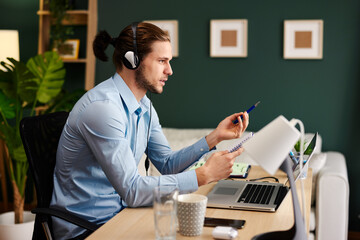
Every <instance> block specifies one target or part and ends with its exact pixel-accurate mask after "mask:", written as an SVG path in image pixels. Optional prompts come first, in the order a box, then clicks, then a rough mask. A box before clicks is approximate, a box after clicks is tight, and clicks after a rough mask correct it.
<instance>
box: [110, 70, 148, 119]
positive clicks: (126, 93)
mask: <svg viewBox="0 0 360 240" xmlns="http://www.w3.org/2000/svg"><path fill="white" fill-rule="evenodd" d="M113 80H114V83H115V86H116V88H117V89H118V91H119V94H120V96H121V98H122V99H123V101H124V102H125V104H126V106H127V108H128V109H129V112H130V113H134V112H135V111H136V110H137V109H138V108H141V113H140V114H141V115H142V114H144V113H145V112H147V111H148V110H149V108H150V100H149V98H148V97H147V96H146V95H145V96H144V97H143V98H142V99H141V100H140V104H139V102H138V101H137V100H136V98H135V96H134V94H133V92H132V91H131V90H130V88H129V87H128V85H126V83H125V81H124V80H123V79H122V77H121V76H120V75H119V74H118V73H115V74H114V76H113Z"/></svg>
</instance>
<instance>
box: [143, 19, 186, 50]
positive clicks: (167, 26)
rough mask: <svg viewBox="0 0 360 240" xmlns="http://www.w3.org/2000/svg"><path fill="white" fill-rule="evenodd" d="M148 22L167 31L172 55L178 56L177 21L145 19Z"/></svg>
mask: <svg viewBox="0 0 360 240" xmlns="http://www.w3.org/2000/svg"><path fill="white" fill-rule="evenodd" d="M145 22H148V23H152V24H154V25H156V26H158V27H159V28H161V29H162V30H164V31H165V32H167V33H168V34H169V36H170V41H171V48H172V55H173V57H178V56H179V35H178V26H179V23H178V21H177V20H149V21H145Z"/></svg>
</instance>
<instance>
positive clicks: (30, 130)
mask: <svg viewBox="0 0 360 240" xmlns="http://www.w3.org/2000/svg"><path fill="white" fill-rule="evenodd" d="M68 115H69V113H68V112H56V113H50V114H45V115H40V116H34V117H25V118H23V119H22V120H21V122H20V135H21V139H22V142H23V145H24V148H25V152H26V156H27V159H28V161H29V167H30V171H31V173H32V176H33V178H34V182H35V188H36V196H37V208H35V209H33V210H32V211H31V212H32V213H34V214H36V217H35V225H34V232H33V239H36V240H38V239H40V240H42V239H52V238H53V232H52V227H51V226H52V225H51V216H54V217H58V218H61V219H63V220H65V221H68V222H70V223H73V224H75V225H78V226H80V227H82V228H84V229H86V231H85V233H84V234H81V235H80V236H78V237H76V238H74V239H83V238H85V237H86V236H88V235H90V234H91V233H92V232H93V231H95V230H96V229H97V228H98V227H100V226H99V225H96V224H95V223H91V222H88V221H86V220H84V219H82V218H79V217H77V216H75V215H73V214H71V213H69V212H64V211H61V210H58V209H53V208H49V206H50V201H51V196H52V192H53V187H54V182H53V174H54V168H55V163H56V151H57V146H58V142H59V139H60V135H61V132H62V129H63V127H64V125H65V123H66V120H67V118H68Z"/></svg>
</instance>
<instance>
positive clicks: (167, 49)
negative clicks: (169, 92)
mask: <svg viewBox="0 0 360 240" xmlns="http://www.w3.org/2000/svg"><path fill="white" fill-rule="evenodd" d="M171 59H172V53H171V45H170V42H163V41H156V42H154V43H153V44H152V51H151V52H150V53H149V54H148V55H146V56H145V57H144V59H143V60H142V62H141V63H140V66H139V68H138V69H137V70H136V72H135V79H136V84H137V86H138V87H139V88H142V89H145V90H148V91H150V92H153V93H159V94H160V93H162V92H163V87H164V86H165V82H166V81H167V80H168V76H170V75H172V74H173V71H172V69H171V66H170V60H171Z"/></svg>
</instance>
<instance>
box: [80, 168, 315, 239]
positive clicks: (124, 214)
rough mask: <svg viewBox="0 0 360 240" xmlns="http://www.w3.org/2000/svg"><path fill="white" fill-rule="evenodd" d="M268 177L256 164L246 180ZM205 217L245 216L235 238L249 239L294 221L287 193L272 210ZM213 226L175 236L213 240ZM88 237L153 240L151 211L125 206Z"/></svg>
mask: <svg viewBox="0 0 360 240" xmlns="http://www.w3.org/2000/svg"><path fill="white" fill-rule="evenodd" d="M263 176H268V174H267V173H266V172H264V171H263V170H262V169H261V168H260V167H258V166H253V167H252V169H251V171H250V174H249V176H248V179H252V178H257V177H263ZM276 177H278V178H279V180H280V182H281V183H285V181H286V179H287V178H286V175H285V173H284V172H282V171H278V172H277V173H276ZM311 182H312V171H311V169H309V171H308V176H307V178H306V179H304V180H303V183H304V191H305V201H306V226H307V229H309V216H310V207H311V206H310V205H311V204H310V202H311V186H312V184H311ZM214 184H215V183H212V184H209V185H206V186H202V187H200V188H199V190H198V191H197V193H200V194H207V193H208V192H209V191H210V190H211V189H212V188H213V186H214ZM297 189H299V190H300V181H299V180H298V181H297ZM299 190H298V197H299V201H300V204H301V202H302V201H301V193H300V191H299ZM206 216H207V217H217V218H234V219H245V220H246V224H245V227H244V228H243V229H240V230H238V233H239V235H238V237H237V239H244V240H247V239H251V238H252V237H253V236H255V235H256V234H259V233H263V232H269V231H275V230H286V229H289V228H291V227H292V225H293V224H294V217H293V210H292V199H291V194H287V196H286V197H285V199H284V200H283V202H282V203H281V205H280V207H279V208H278V210H277V211H276V212H275V213H267V212H255V211H242V210H229V209H216V208H207V209H206ZM212 230H213V228H210V227H204V229H203V233H202V235H201V236H198V237H184V236H182V235H180V233H177V236H176V238H177V239H193V240H195V239H213V238H212ZM87 239H89V240H103V239H107V240H109V239H155V231H154V213H153V209H152V208H127V209H124V210H123V211H121V212H120V213H119V214H117V215H116V216H115V217H113V218H112V219H111V220H110V221H108V222H107V223H106V224H104V225H103V226H102V227H101V228H99V229H98V230H97V231H96V232H94V233H93V234H92V235H90V236H89V237H88V238H87Z"/></svg>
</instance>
